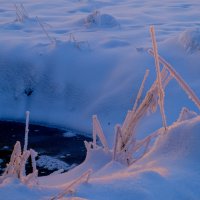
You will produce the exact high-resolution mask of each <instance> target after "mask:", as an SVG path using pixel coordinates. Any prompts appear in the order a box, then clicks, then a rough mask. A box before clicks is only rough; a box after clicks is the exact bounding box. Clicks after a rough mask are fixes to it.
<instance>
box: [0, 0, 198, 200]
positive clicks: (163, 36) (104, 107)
mask: <svg viewBox="0 0 200 200" xmlns="http://www.w3.org/2000/svg"><path fill="white" fill-rule="evenodd" d="M14 3H16V2H15V1H5V0H4V1H1V2H0V5H1V6H0V74H1V79H0V108H1V111H0V118H1V119H7V120H8V119H9V120H21V121H22V120H23V121H24V113H25V111H27V110H29V111H30V113H31V115H30V121H31V122H34V123H39V124H40V123H41V124H47V125H50V126H58V127H62V128H66V130H67V129H72V130H78V131H79V132H85V133H87V134H90V135H92V134H91V133H92V116H93V115H97V116H98V119H99V121H100V123H101V126H102V129H103V133H104V134H105V139H106V140H107V141H108V146H109V148H110V149H111V151H107V152H106V151H104V150H103V149H102V148H96V149H90V150H89V151H88V154H87V157H86V160H85V161H84V162H83V163H82V164H81V165H79V166H77V167H75V168H73V169H71V170H70V171H69V172H67V173H63V174H56V173H55V174H52V175H51V176H46V177H39V178H38V185H36V186H32V187H30V186H27V185H25V184H23V183H21V182H20V181H19V180H17V179H12V178H7V179H5V180H3V181H2V180H1V179H0V196H1V199H8V200H9V199H10V200H12V199H19V200H23V199H30V200H32V199H33V200H36V199H38V200H40V199H41V200H42V199H50V198H51V197H54V196H56V195H57V194H59V193H60V192H62V191H63V190H64V189H65V188H66V187H67V186H69V185H70V184H71V183H73V181H74V180H76V179H78V178H79V177H80V176H81V175H82V174H83V173H85V172H86V171H87V170H88V169H92V170H93V172H92V174H91V176H90V178H89V181H88V182H87V183H82V184H80V185H79V186H78V187H77V188H75V189H76V192H75V193H74V194H72V196H70V195H68V197H67V196H65V197H63V199H74V200H75V199H95V200H98V199H102V198H103V199H105V200H106V199H109V200H112V199H120V200H123V199H124V200H129V199H133V198H134V199H141V200H155V199H163V200H165V199H166V200H174V199H180V200H184V199H194V200H199V197H200V189H199V188H200V184H199V180H200V171H199V167H198V165H199V157H200V155H199V153H200V151H199V145H200V144H199V141H200V138H199V131H200V118H199V116H198V113H199V110H198V108H197V107H196V105H195V104H194V103H193V102H192V101H190V100H191V99H190V98H192V97H189V98H188V96H187V94H185V92H184V91H183V90H182V88H181V87H180V86H179V85H178V84H177V82H176V81H174V79H173V80H171V81H170V83H169V85H168V86H167V87H166V90H165V114H166V118H167V124H168V125H169V126H168V129H167V132H166V133H165V134H164V133H163V129H162V128H161V129H160V127H161V126H162V120H161V118H160V114H159V112H158V111H156V112H155V113H154V114H151V115H149V116H146V117H145V118H144V120H143V121H142V122H141V123H140V124H139V125H138V126H137V127H136V132H137V135H138V136H137V137H138V138H144V137H145V136H147V134H150V133H159V135H160V136H159V137H158V138H157V139H156V141H155V143H154V144H153V145H152V146H151V148H150V149H149V151H148V153H147V154H145V155H144V156H143V157H142V158H141V159H139V160H138V161H137V162H135V163H134V164H132V165H131V166H125V165H123V164H121V163H120V162H117V161H114V160H113V155H112V147H113V141H114V137H115V131H114V126H115V124H122V123H123V120H124V119H125V115H126V113H127V110H130V109H131V108H132V107H133V105H134V101H135V99H136V98H137V92H138V89H139V87H140V84H141V81H142V78H143V76H144V74H145V71H146V69H149V70H150V73H149V76H148V79H147V80H146V83H145V88H144V91H143V93H144V94H145V92H146V91H147V90H148V89H149V88H148V87H147V86H150V85H152V83H153V81H154V80H155V77H156V71H155V66H154V59H153V57H152V56H150V55H149V54H148V50H149V48H151V47H152V44H151V38H150V34H149V27H150V25H154V27H155V31H156V38H157V45H158V51H159V52H158V53H159V55H161V56H162V57H164V58H165V59H166V60H167V61H168V62H169V63H170V64H171V65H172V66H173V67H174V69H175V70H176V71H177V72H178V74H180V76H181V77H183V79H184V81H185V82H186V83H188V85H189V86H190V87H191V88H192V89H193V90H194V92H195V93H196V95H197V96H198V97H200V92H199V91H200V90H199V85H200V79H199V73H200V70H199V69H200V68H199V53H200V31H199V20H198V19H199V18H200V13H199V8H200V2H198V1H196V0H191V1H190V2H188V1H186V0H183V1H181V2H180V1H178V0H173V1H172V0H166V1H165V2H161V1H159V0H152V1H148V0H141V1H138V0H136V1H131V0H123V1H114V0H101V1H96V0H93V1H91V0H68V1H66V0H57V1H47V0H43V1H39V0H35V1H31V0H29V1H18V2H17V4H16V6H17V8H15V6H14ZM20 3H23V7H24V9H25V10H23V8H22V7H21V5H20ZM16 9H17V10H18V9H22V10H21V12H22V16H21V14H19V11H17V13H18V15H16ZM19 15H20V16H19ZM143 98H144V95H143V94H142V96H141V99H143ZM193 99H194V98H193ZM183 106H187V109H185V108H184V109H183V110H182V111H181V109H182V107H183ZM191 110H192V111H191ZM180 111H181V114H180V116H179V113H180ZM178 116H179V117H178ZM177 118H178V120H177ZM170 124H171V125H170ZM73 134H74V133H71V132H68V131H66V133H64V135H65V136H66V137H70V136H72V135H73ZM138 138H137V139H138ZM5 147H6V144H5ZM40 159H41V160H40V161H38V163H40V164H41V163H42V164H41V165H45V166H48V167H52V166H53V165H52V163H56V164H55V166H56V168H57V169H60V168H67V167H68V166H67V164H66V163H59V164H58V160H56V161H55V160H54V159H53V158H50V157H47V156H46V157H44V156H43V157H40ZM52 159H53V160H52ZM0 161H1V159H0ZM55 166H54V168H55ZM71 197H73V198H71ZM76 197H77V198H76Z"/></svg>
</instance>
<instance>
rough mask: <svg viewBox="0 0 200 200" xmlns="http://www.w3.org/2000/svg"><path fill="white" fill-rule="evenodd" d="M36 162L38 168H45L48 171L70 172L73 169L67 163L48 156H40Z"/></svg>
mask: <svg viewBox="0 0 200 200" xmlns="http://www.w3.org/2000/svg"><path fill="white" fill-rule="evenodd" d="M36 162H37V166H39V167H44V168H46V169H48V170H55V169H64V170H69V169H70V168H71V166H70V165H68V164H67V163H65V162H63V161H61V160H58V159H56V158H53V157H50V156H46V155H42V156H40V157H39V159H38V160H37V161H36Z"/></svg>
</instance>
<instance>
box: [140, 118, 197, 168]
mask: <svg viewBox="0 0 200 200" xmlns="http://www.w3.org/2000/svg"><path fill="white" fill-rule="evenodd" d="M159 131H163V129H160V130H159ZM199 132H200V117H199V116H197V117H195V118H193V119H190V120H185V121H183V122H182V123H174V124H173V125H172V126H170V127H169V128H168V130H167V132H166V133H163V134H162V135H161V136H160V137H159V138H158V139H157V141H156V142H155V145H154V146H153V148H152V150H151V151H150V152H149V153H148V154H147V155H146V156H145V158H144V160H145V159H147V158H148V160H152V159H153V160H156V161H157V162H158V163H160V164H164V163H165V165H166V166H168V167H169V169H171V168H173V167H175V166H179V167H180V168H185V167H186V166H187V167H188V166H190V167H191V166H192V169H193V170H194V169H196V168H197V166H198V165H197V164H198V162H199V158H200V151H199V146H200V134H199ZM172 163H173V164H172ZM198 171H200V170H198Z"/></svg>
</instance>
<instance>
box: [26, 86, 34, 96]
mask: <svg viewBox="0 0 200 200" xmlns="http://www.w3.org/2000/svg"><path fill="white" fill-rule="evenodd" d="M24 93H25V94H26V95H27V96H31V94H32V93H33V89H32V88H26V89H25V90H24Z"/></svg>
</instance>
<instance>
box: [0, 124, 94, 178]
mask: <svg viewBox="0 0 200 200" xmlns="http://www.w3.org/2000/svg"><path fill="white" fill-rule="evenodd" d="M29 129H30V131H29V144H28V148H32V149H34V150H35V151H37V152H38V153H39V156H38V158H37V159H38V162H37V165H38V169H39V175H45V174H49V173H51V172H53V171H56V170H58V169H60V168H63V169H64V170H65V171H67V170H68V169H70V168H71V167H73V166H76V165H77V164H80V163H81V162H82V161H83V160H84V158H85V154H86V149H85V146H84V140H90V138H88V137H85V136H83V135H80V134H78V133H77V134H75V133H74V131H69V130H68V131H66V130H61V129H57V128H49V127H45V126H40V125H32V124H31V125H30V127H29ZM16 141H20V142H21V144H22V147H23V144H24V123H19V122H5V121H0V160H1V162H0V165H1V172H2V171H3V170H2V169H3V168H4V167H5V164H6V163H7V162H9V159H10V155H11V151H12V149H13V147H14V144H15V143H16ZM5 145H6V146H5ZM27 170H29V169H27Z"/></svg>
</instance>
